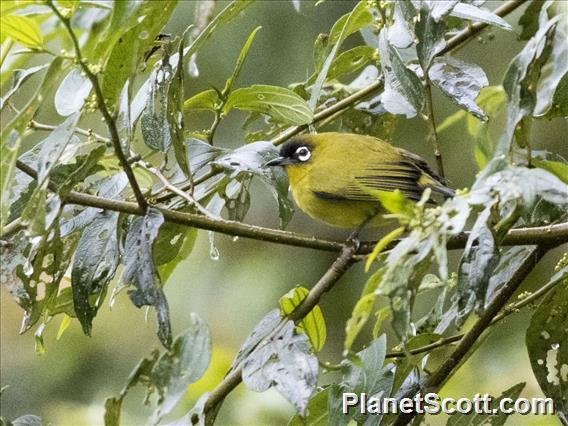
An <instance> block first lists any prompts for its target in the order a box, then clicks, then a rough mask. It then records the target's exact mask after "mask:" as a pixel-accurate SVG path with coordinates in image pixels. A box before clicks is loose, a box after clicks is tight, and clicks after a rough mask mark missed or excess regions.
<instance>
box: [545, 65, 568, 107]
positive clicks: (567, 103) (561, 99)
mask: <svg viewBox="0 0 568 426" xmlns="http://www.w3.org/2000/svg"><path fill="white" fill-rule="evenodd" d="M566 116H568V73H566V74H564V77H562V79H561V80H560V82H559V83H558V86H556V91H555V92H554V96H553V97H552V106H551V108H550V109H549V110H548V112H547V113H546V115H545V117H546V118H554V117H566Z"/></svg>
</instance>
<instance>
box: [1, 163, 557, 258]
mask: <svg viewBox="0 0 568 426" xmlns="http://www.w3.org/2000/svg"><path fill="white" fill-rule="evenodd" d="M16 167H17V168H18V169H20V170H22V171H23V172H24V173H26V174H27V175H29V176H30V177H32V178H34V179H37V172H36V171H35V170H34V169H33V168H31V167H30V166H28V165H27V164H25V163H24V162H22V161H21V160H17V161H16ZM49 189H50V190H51V191H53V192H58V187H57V185H56V184H55V183H53V182H52V181H50V182H49ZM62 201H63V202H64V203H66V204H77V205H80V206H85V207H97V208H100V209H103V210H112V211H118V212H122V213H127V214H134V215H138V216H143V215H144V212H145V211H144V210H143V209H142V208H140V206H139V205H137V204H136V203H133V202H130V201H122V200H113V199H108V198H103V197H98V196H95V195H90V194H84V193H81V192H76V191H71V192H70V193H69V194H68V195H66V196H65V198H64V199H63V200H62ZM156 208H157V209H158V210H160V211H161V212H162V214H163V215H164V219H165V220H166V221H167V222H172V223H177V224H179V225H185V226H191V227H194V228H199V229H205V230H208V231H214V232H220V233H222V234H226V235H231V236H235V237H242V238H250V239H253V240H260V241H266V242H271V243H276V244H284V245H289V246H294V247H304V248H311V249H316V250H322V251H331V252H339V251H341V249H342V247H343V243H341V242H340V241H333V240H325V239H321V238H316V237H314V236H311V235H304V234H298V233H295V232H289V231H282V230H279V229H271V228H265V227H262V226H256V225H248V224H246V223H242V222H237V221H233V220H226V219H222V218H219V219H212V218H209V217H206V216H203V215H199V214H194V213H185V212H179V211H175V210H170V209H167V208H163V207H159V206H156ZM5 236H6V235H2V237H3V238H4V237H5ZM468 237H469V232H461V233H460V234H458V235H456V236H455V237H453V238H452V239H450V240H449V241H448V245H447V247H448V249H450V250H454V249H461V248H463V247H465V244H466V242H467V239H468ZM565 242H568V222H566V223H560V224H555V225H548V226H539V227H534V228H520V229H511V230H510V231H509V232H508V233H507V235H506V236H505V238H504V240H503V242H502V245H504V246H508V245H515V246H517V245H530V244H539V245H549V246H555V245H559V244H562V243H565ZM397 243H398V241H393V243H392V244H390V245H389V246H388V247H387V249H388V248H392V247H394V246H395V245H396V244H397ZM375 244H376V241H370V242H363V243H361V244H360V246H359V249H358V250H357V252H356V253H357V254H359V255H364V254H369V253H370V252H371V251H372V250H373V248H374V246H375Z"/></svg>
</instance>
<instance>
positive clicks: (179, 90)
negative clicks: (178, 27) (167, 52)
mask: <svg viewBox="0 0 568 426" xmlns="http://www.w3.org/2000/svg"><path fill="white" fill-rule="evenodd" d="M187 31H189V28H187V29H186V30H185V31H184V33H183V35H182V37H181V40H180V42H179V46H178V57H179V58H180V62H179V63H178V67H177V68H176V70H175V74H174V78H173V80H172V83H171V85H170V88H169V91H168V115H167V119H168V124H169V126H170V128H171V129H173V130H170V131H171V132H172V142H173V146H174V155H175V158H176V161H177V163H178V165H179V167H180V169H181V170H182V172H183V173H184V175H185V176H186V177H187V178H189V177H190V176H191V170H190V169H189V161H188V160H187V151H186V148H185V140H184V138H185V136H184V119H183V118H184V117H183V100H184V98H185V95H184V84H183V74H184V67H183V49H184V40H185V34H186V33H187Z"/></svg>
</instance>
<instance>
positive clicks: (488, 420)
mask: <svg viewBox="0 0 568 426" xmlns="http://www.w3.org/2000/svg"><path fill="white" fill-rule="evenodd" d="M524 388H525V383H519V384H517V385H515V386H512V387H511V388H509V389H507V390H506V391H504V392H503V393H502V394H501V396H499V397H498V398H494V397H490V403H489V404H488V407H489V410H491V411H493V410H495V413H496V414H480V413H476V412H473V413H468V414H463V413H456V414H452V415H451V416H450V418H449V419H448V422H447V423H446V426H463V425H467V426H482V425H487V424H491V425H492V426H503V425H504V424H505V423H506V422H507V418H508V417H509V416H510V415H511V414H506V413H504V412H502V411H500V410H499V407H500V404H501V402H502V400H503V399H504V398H508V401H516V400H517V399H518V398H519V396H520V395H521V392H522V391H523V389H524Z"/></svg>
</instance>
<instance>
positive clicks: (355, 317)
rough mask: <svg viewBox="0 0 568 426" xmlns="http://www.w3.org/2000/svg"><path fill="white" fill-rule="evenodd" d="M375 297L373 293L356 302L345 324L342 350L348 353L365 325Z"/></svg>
mask: <svg viewBox="0 0 568 426" xmlns="http://www.w3.org/2000/svg"><path fill="white" fill-rule="evenodd" d="M376 298H377V296H376V295H375V294H374V293H371V294H367V295H365V296H363V297H362V298H361V299H359V300H358V301H357V303H356V304H355V307H354V308H353V312H352V313H351V318H349V319H348V320H347V322H346V323H345V341H344V343H343V348H344V349H345V350H346V351H349V350H350V349H351V347H352V346H353V343H354V342H355V339H356V338H357V336H358V335H359V333H360V332H361V329H362V328H363V326H364V325H365V324H366V323H367V321H368V319H369V317H370V316H371V313H372V312H373V308H374V306H375V299H376Z"/></svg>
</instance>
